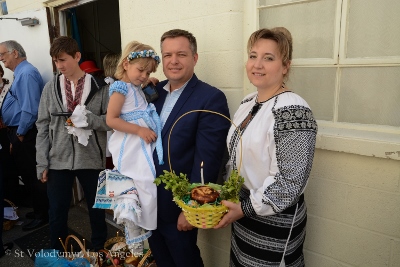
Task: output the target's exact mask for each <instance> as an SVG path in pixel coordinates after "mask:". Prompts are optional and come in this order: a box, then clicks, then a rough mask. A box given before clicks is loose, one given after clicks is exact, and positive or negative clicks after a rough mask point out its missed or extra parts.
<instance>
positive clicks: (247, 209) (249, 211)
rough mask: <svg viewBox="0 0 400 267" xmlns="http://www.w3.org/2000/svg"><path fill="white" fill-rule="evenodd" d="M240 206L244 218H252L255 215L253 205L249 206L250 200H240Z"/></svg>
mask: <svg viewBox="0 0 400 267" xmlns="http://www.w3.org/2000/svg"><path fill="white" fill-rule="evenodd" d="M240 206H241V207H242V211H243V214H244V216H246V217H253V216H256V215H257V213H256V211H255V210H254V208H253V205H252V204H251V200H250V198H246V199H244V200H242V201H241V202H240Z"/></svg>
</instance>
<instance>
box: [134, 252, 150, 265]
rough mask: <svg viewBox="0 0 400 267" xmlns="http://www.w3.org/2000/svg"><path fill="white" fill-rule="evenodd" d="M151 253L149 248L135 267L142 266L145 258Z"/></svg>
mask: <svg viewBox="0 0 400 267" xmlns="http://www.w3.org/2000/svg"><path fill="white" fill-rule="evenodd" d="M150 255H151V250H150V249H149V250H148V251H147V252H146V254H144V256H143V258H142V259H141V260H140V262H139V264H138V266H137V267H143V264H144V262H145V261H146V259H147V258H148V257H149V256H150Z"/></svg>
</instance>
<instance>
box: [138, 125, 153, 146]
mask: <svg viewBox="0 0 400 267" xmlns="http://www.w3.org/2000/svg"><path fill="white" fill-rule="evenodd" d="M137 135H139V136H140V137H141V138H142V139H143V140H144V141H145V142H146V143H147V144H150V143H152V142H155V141H156V139H157V134H156V133H155V132H154V131H152V130H150V129H149V128H146V127H140V129H139V130H138V132H137Z"/></svg>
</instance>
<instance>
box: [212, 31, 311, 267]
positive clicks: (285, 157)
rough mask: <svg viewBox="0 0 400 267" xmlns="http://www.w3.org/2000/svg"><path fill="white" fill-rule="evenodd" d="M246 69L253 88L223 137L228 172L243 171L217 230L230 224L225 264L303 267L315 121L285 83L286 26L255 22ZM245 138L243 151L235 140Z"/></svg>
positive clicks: (288, 58) (288, 43)
mask: <svg viewBox="0 0 400 267" xmlns="http://www.w3.org/2000/svg"><path fill="white" fill-rule="evenodd" d="M247 48H248V55H249V57H248V60H247V64H246V71H247V76H248V78H249V80H250V82H251V83H252V84H253V85H254V86H255V87H256V88H257V91H256V92H254V93H251V94H249V95H247V96H246V97H245V98H244V100H243V101H242V102H241V104H240V106H239V109H238V110H237V112H236V114H235V116H234V119H233V121H234V123H235V124H236V125H239V129H236V128H235V127H231V129H230V131H229V134H228V138H227V144H228V149H229V155H230V160H229V162H228V164H227V167H228V173H229V171H231V170H232V169H238V167H239V166H238V164H239V163H240V153H242V154H243V159H242V161H243V162H242V165H241V168H240V172H241V173H240V174H241V175H242V176H243V177H244V178H245V183H244V186H243V188H242V190H241V192H240V203H238V204H236V203H232V202H228V201H223V204H224V205H226V206H227V207H228V208H229V212H228V213H227V214H226V215H225V216H224V217H223V219H222V220H221V222H220V223H219V224H218V225H217V226H216V227H215V228H216V229H218V228H222V227H225V226H227V225H229V224H230V223H232V239H231V260H230V266H286V265H287V266H304V258H303V243H304V239H305V227H306V221H307V215H306V205H305V202H304V195H303V193H304V190H305V187H306V184H307V181H308V177H309V175H310V171H311V167H312V161H313V157H314V149H315V139H316V133H317V124H316V122H315V120H314V118H313V114H312V112H311V110H310V107H309V106H308V104H307V103H306V101H305V100H304V99H302V98H301V97H300V96H298V95H297V94H295V93H293V92H291V91H290V90H289V88H287V87H286V85H285V81H286V79H287V77H288V73H289V69H290V63H291V60H292V38H291V34H290V32H289V31H288V30H287V29H285V28H282V27H280V28H273V29H260V30H258V31H256V32H254V33H253V34H252V35H251V36H250V38H249V41H248V44H247ZM240 136H241V137H242V146H243V148H242V151H241V147H240Z"/></svg>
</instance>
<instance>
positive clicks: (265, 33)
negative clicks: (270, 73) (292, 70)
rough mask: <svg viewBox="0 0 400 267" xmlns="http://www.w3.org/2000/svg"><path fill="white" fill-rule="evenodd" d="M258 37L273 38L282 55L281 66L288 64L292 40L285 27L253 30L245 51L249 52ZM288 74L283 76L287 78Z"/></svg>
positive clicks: (291, 51)
mask: <svg viewBox="0 0 400 267" xmlns="http://www.w3.org/2000/svg"><path fill="white" fill-rule="evenodd" d="M260 39H269V40H273V41H275V42H276V43H277V44H278V49H279V53H280V55H281V57H282V64H283V66H285V67H287V66H289V64H288V63H290V62H291V61H292V53H293V40H292V35H291V34H290V32H289V31H288V29H286V28H285V27H276V28H272V29H265V28H264V29H260V30H258V31H255V32H253V34H252V35H251V36H250V38H249V40H248V42H247V53H250V51H251V48H252V47H253V45H254V44H255V43H256V42H257V41H258V40H260ZM288 74H289V69H288V72H287V73H286V74H285V75H284V78H287V76H288Z"/></svg>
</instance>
